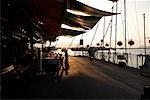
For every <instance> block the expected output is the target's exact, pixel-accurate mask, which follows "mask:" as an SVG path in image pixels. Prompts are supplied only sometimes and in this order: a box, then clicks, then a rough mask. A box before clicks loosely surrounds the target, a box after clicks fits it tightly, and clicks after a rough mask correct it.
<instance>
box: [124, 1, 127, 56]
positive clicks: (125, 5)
mask: <svg viewBox="0 0 150 100" xmlns="http://www.w3.org/2000/svg"><path fill="white" fill-rule="evenodd" d="M124 23H125V25H124V31H125V53H127V43H126V41H127V39H126V37H127V36H126V34H127V32H126V30H127V29H126V28H127V26H126V23H127V22H126V0H124Z"/></svg>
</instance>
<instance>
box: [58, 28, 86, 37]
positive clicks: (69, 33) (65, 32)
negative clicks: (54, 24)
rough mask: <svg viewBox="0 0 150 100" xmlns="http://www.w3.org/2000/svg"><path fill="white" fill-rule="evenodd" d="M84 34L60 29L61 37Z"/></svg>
mask: <svg viewBox="0 0 150 100" xmlns="http://www.w3.org/2000/svg"><path fill="white" fill-rule="evenodd" d="M83 33H85V31H79V30H71V29H66V28H61V35H70V36H76V35H80V34H83Z"/></svg>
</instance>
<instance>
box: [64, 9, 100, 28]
mask: <svg viewBox="0 0 150 100" xmlns="http://www.w3.org/2000/svg"><path fill="white" fill-rule="evenodd" d="M100 18H101V17H95V16H81V15H74V14H72V13H69V12H67V13H66V16H65V18H64V24H66V25H68V26H71V27H77V28H79V27H80V28H83V29H86V30H89V29H91V28H93V27H94V25H95V24H96V23H97V22H98V21H99V20H100Z"/></svg>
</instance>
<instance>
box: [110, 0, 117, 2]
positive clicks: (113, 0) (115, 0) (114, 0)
mask: <svg viewBox="0 0 150 100" xmlns="http://www.w3.org/2000/svg"><path fill="white" fill-rule="evenodd" d="M109 1H112V2H117V1H118V0H109Z"/></svg>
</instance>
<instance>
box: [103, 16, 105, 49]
mask: <svg viewBox="0 0 150 100" xmlns="http://www.w3.org/2000/svg"><path fill="white" fill-rule="evenodd" d="M104 34H105V16H104V24H103V44H102V45H103V47H104V38H105V37H104Z"/></svg>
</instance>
